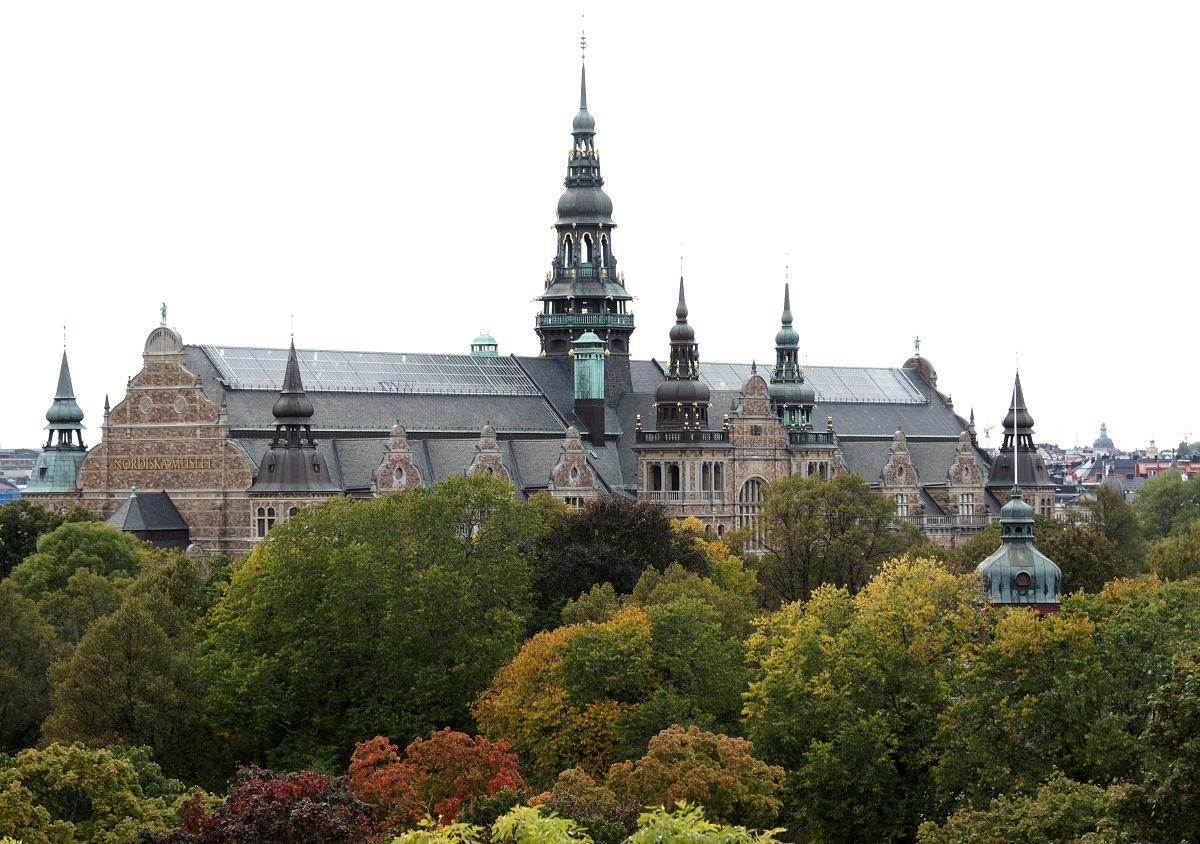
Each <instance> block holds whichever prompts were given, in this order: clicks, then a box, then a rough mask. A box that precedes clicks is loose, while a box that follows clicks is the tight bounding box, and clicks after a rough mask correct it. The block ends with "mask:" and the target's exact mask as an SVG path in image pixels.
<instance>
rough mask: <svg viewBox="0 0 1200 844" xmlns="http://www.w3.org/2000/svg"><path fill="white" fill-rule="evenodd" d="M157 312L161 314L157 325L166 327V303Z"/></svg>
mask: <svg viewBox="0 0 1200 844" xmlns="http://www.w3.org/2000/svg"><path fill="white" fill-rule="evenodd" d="M159 311H160V312H161V313H162V322H160V323H159V325H166V324H167V303H166V302H163V303H162V308H160V309H159Z"/></svg>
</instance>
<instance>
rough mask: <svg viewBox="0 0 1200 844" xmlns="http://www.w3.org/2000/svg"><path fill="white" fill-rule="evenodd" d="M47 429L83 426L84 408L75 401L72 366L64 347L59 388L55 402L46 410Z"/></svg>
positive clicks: (55, 394) (55, 393) (59, 374)
mask: <svg viewBox="0 0 1200 844" xmlns="http://www.w3.org/2000/svg"><path fill="white" fill-rule="evenodd" d="M46 422H47V423H49V424H47V425H46V429H47V430H51V429H62V428H70V429H73V430H79V429H81V428H83V425H82V424H80V423H82V422H83V409H82V408H80V406H79V403H78V402H76V401H75V388H74V387H73V386H72V384H71V368H70V367H69V366H67V351H66V349H63V356H62V364H61V365H60V366H59V369H58V389H57V390H55V391H54V403H53V404H51V405H50V409H49V410H47V411H46Z"/></svg>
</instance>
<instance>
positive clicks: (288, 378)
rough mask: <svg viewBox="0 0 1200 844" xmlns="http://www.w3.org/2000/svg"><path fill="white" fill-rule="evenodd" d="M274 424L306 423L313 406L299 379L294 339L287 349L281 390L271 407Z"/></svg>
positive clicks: (310, 415)
mask: <svg viewBox="0 0 1200 844" xmlns="http://www.w3.org/2000/svg"><path fill="white" fill-rule="evenodd" d="M272 412H273V413H274V414H275V424H276V425H288V424H300V425H305V424H308V420H309V419H311V418H312V415H313V406H312V402H310V401H309V400H308V396H306V395H305V394H304V382H303V381H301V380H300V361H299V358H297V356H296V341H295V340H294V339H293V340H292V346H291V348H290V349H289V350H288V359H287V369H285V370H284V373H283V390H282V391H281V392H280V393H279V399H278V400H277V401H276V402H275V407H274V408H272Z"/></svg>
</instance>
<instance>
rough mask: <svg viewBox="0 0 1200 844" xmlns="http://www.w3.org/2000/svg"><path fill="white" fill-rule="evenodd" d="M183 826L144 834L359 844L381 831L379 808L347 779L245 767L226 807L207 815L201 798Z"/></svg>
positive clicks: (196, 843) (214, 843) (182, 843)
mask: <svg viewBox="0 0 1200 844" xmlns="http://www.w3.org/2000/svg"><path fill="white" fill-rule="evenodd" d="M180 814H181V820H180V823H179V826H178V827H176V828H175V829H174V830H173V831H171V832H168V833H165V834H158V835H155V834H146V833H145V832H143V833H142V834H141V837H140V838H139V839H138V840H139V841H151V842H154V844H245V842H250V841H270V842H273V844H360V842H367V841H369V840H370V839H371V837H372V836H373V835H374V834H375V832H376V831H377V827H376V824H375V808H374V807H373V806H370V805H368V804H366V803H363V802H362V801H360V800H359V799H358V798H357V797H355V796H354V795H353V794H351V793H350V792H349V791H347V790H346V783H345V780H343V779H336V780H334V779H330V778H329V777H327V776H324V775H323V774H315V773H313V772H312V771H300V772H298V773H287V774H275V773H272V772H271V771H263V770H257V769H253V768H243V769H242V770H240V771H239V772H238V782H237V783H236V784H235V785H234V786H232V787H231V788H230V790H229V792H228V794H227V795H226V798H225V802H224V803H220V804H218V805H216V806H214V807H213V808H212V811H211V812H210V811H206V809H205V805H204V801H203V799H202V797H201V795H199V794H197V795H196V796H195V797H193V798H192V799H191V800H188V801H187V802H186V803H184V805H183V807H182V811H181V813H180Z"/></svg>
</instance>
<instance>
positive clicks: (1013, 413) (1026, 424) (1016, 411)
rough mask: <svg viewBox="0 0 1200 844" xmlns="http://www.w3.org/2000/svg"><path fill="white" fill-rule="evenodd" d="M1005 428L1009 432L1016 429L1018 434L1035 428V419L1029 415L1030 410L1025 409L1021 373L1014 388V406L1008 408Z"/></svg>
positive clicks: (1018, 374)
mask: <svg viewBox="0 0 1200 844" xmlns="http://www.w3.org/2000/svg"><path fill="white" fill-rule="evenodd" d="M1004 427H1005V429H1007V430H1009V431H1011V430H1013V428H1014V427H1015V428H1016V429H1017V431H1018V432H1022V431H1027V430H1029V429H1031V428H1033V417H1032V416H1030V415H1029V409H1028V408H1026V407H1025V391H1024V390H1022V389H1021V373H1019V372H1018V373H1017V380H1016V384H1015V385H1014V386H1013V400H1012V405H1011V406H1009V408H1008V415H1007V416H1005V417H1004Z"/></svg>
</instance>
